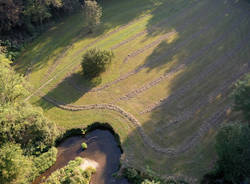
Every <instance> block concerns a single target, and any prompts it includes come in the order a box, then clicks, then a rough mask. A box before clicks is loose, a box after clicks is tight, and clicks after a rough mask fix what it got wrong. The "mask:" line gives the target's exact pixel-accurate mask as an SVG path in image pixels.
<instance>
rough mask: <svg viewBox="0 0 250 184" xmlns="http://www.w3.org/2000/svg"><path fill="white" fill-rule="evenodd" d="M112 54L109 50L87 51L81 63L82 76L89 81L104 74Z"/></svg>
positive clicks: (95, 49)
mask: <svg viewBox="0 0 250 184" xmlns="http://www.w3.org/2000/svg"><path fill="white" fill-rule="evenodd" d="M113 57H114V54H113V52H112V51H109V50H100V49H97V48H94V49H90V50H88V51H87V52H86V53H85V54H84V56H83V61H82V68H83V74H84V76H86V77H87V78H89V79H91V78H94V77H97V76H99V75H100V74H101V73H102V72H104V71H105V70H106V68H107V66H108V65H109V64H110V63H111V60H112V58H113Z"/></svg>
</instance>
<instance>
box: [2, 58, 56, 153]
mask: <svg viewBox="0 0 250 184" xmlns="http://www.w3.org/2000/svg"><path fill="white" fill-rule="evenodd" d="M9 62H10V61H9V60H8V59H6V58H5V57H3V55H0V145H2V144H4V143H6V142H9V141H11V142H15V143H19V144H21V147H22V148H23V149H24V150H25V152H26V153H30V154H40V153H41V152H43V151H45V150H46V149H48V148H49V147H51V146H52V145H53V144H54V141H55V139H56V136H57V135H58V133H57V128H56V126H55V124H54V123H53V122H51V121H49V120H48V119H47V118H46V117H45V116H44V115H43V113H42V110H41V109H39V108H36V107H33V106H32V105H30V104H29V103H27V102H25V100H24V98H25V97H26V96H27V94H28V91H27V90H26V87H27V86H28V85H27V84H26V82H25V80H24V78H23V77H22V76H20V75H18V74H16V73H15V72H14V71H13V70H12V69H11V67H10V65H9Z"/></svg>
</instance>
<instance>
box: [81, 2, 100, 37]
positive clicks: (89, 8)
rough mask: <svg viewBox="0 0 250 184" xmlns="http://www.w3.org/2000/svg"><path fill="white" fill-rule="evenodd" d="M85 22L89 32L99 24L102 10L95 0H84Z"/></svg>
mask: <svg viewBox="0 0 250 184" xmlns="http://www.w3.org/2000/svg"><path fill="white" fill-rule="evenodd" d="M84 13H85V21H86V24H87V27H88V28H89V31H90V32H93V30H94V28H95V27H96V26H97V25H98V24H100V23H101V17H102V8H101V7H100V6H99V5H98V4H97V2H96V1H95V0H85V11H84Z"/></svg>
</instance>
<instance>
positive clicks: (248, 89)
mask: <svg viewBox="0 0 250 184" xmlns="http://www.w3.org/2000/svg"><path fill="white" fill-rule="evenodd" d="M234 104H235V105H234V108H235V110H238V111H242V112H243V115H244V117H245V119H246V120H247V121H250V74H248V75H246V77H245V78H244V79H243V80H240V81H239V82H237V84H236V89H235V90H234Z"/></svg>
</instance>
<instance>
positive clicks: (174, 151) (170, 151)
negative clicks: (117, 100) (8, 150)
mask: <svg viewBox="0 0 250 184" xmlns="http://www.w3.org/2000/svg"><path fill="white" fill-rule="evenodd" d="M249 39H250V37H249V38H248V39H246V40H244V41H243V42H241V43H239V44H238V45H237V47H236V48H235V52H236V51H237V49H241V48H242V47H244V46H245V45H246V44H247V43H248V41H249ZM232 53H233V52H232ZM227 56H229V57H230V56H231V55H227ZM244 71H245V70H244ZM247 71H249V67H247ZM245 72H246V71H245ZM243 73H244V72H242V73H241V74H243ZM236 77H237V75H236ZM234 80H235V79H234ZM231 83H232V82H231ZM222 90H224V88H223V89H222ZM42 98H44V99H45V100H46V101H48V102H50V103H52V104H54V105H55V106H57V107H59V108H61V109H64V110H68V111H83V110H98V109H104V110H111V111H115V112H117V113H119V114H121V115H122V116H123V117H124V118H125V119H127V120H129V122H131V123H132V124H133V125H134V126H136V128H137V130H138V131H139V133H140V135H141V136H142V138H143V140H144V143H145V144H146V145H148V146H150V147H151V148H152V149H153V150H155V151H156V152H160V153H165V154H167V155H168V156H178V155H179V154H182V153H184V152H186V151H187V150H189V149H190V148H192V147H193V146H194V145H195V144H196V143H197V142H198V141H199V138H200V137H202V135H204V134H205V133H206V132H207V131H208V130H209V129H210V128H211V127H212V126H213V125H215V124H217V123H219V122H220V121H221V120H222V118H223V117H224V115H225V114H226V112H227V110H228V109H229V108H230V104H228V105H226V107H225V108H223V110H222V111H218V112H217V113H215V114H214V115H213V116H212V117H211V118H209V119H208V120H206V121H205V123H204V124H203V125H202V126H201V128H200V129H199V131H198V132H197V133H195V135H193V136H191V138H190V139H188V140H186V141H185V142H184V143H182V144H180V145H179V146H178V147H177V148H163V147H161V146H159V145H157V144H155V143H153V141H152V139H150V138H149V137H148V136H147V135H146V134H145V132H144V129H143V127H142V126H141V123H140V122H139V121H138V120H137V119H136V118H135V117H134V116H133V115H132V114H130V113H128V112H126V111H125V110H123V109H122V108H120V107H119V106H116V105H114V104H93V105H65V104H64V103H62V102H58V101H56V100H55V99H53V98H51V97H48V96H42Z"/></svg>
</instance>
